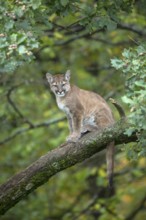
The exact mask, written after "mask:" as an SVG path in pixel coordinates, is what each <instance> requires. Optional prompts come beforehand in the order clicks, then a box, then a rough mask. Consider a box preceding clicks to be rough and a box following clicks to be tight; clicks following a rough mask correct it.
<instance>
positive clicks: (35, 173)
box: [0, 120, 137, 214]
mask: <svg viewBox="0 0 146 220" xmlns="http://www.w3.org/2000/svg"><path fill="white" fill-rule="evenodd" d="M128 127H129V125H128V123H127V122H125V120H121V121H119V122H118V123H116V124H115V125H114V126H113V127H111V128H107V129H106V130H104V131H103V132H100V133H99V132H98V131H96V132H92V133H88V134H86V135H85V136H83V138H82V139H81V140H80V141H79V142H78V143H64V144H63V145H62V146H61V147H60V146H59V147H57V148H56V149H54V150H52V151H50V152H48V153H47V154H46V155H44V156H42V157H40V158H39V159H38V160H37V161H36V162H34V163H33V164H31V165H30V166H29V167H27V168H26V169H25V170H23V171H22V172H20V173H18V174H16V175H15V176H13V177H12V178H11V179H9V180H8V181H7V182H6V183H4V184H2V185H1V186H0V214H4V213H5V212H7V210H9V209H10V208H11V207H13V206H14V205H15V204H17V203H18V202H19V201H20V200H21V199H23V198H25V197H26V196H27V195H28V194H30V193H31V192H32V191H34V190H35V189H36V188H38V187H39V186H41V185H43V184H44V183H45V182H47V181H48V180H49V178H51V177H52V176H53V175H55V174H56V173H58V172H60V171H62V170H64V169H66V168H68V167H71V166H73V165H75V164H77V163H79V162H82V161H84V160H85V159H87V158H89V157H91V156H92V155H94V154H95V153H97V152H99V151H101V150H103V149H104V148H105V147H106V145H107V144H108V143H110V142H111V141H113V140H114V141H115V143H116V144H121V143H128V142H131V141H136V140H137V137H136V135H135V134H133V135H132V136H130V137H128V136H126V135H125V134H124V131H125V129H127V128H128Z"/></svg>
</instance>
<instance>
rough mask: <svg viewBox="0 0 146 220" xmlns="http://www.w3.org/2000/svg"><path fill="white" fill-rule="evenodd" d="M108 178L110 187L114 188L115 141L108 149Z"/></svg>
mask: <svg viewBox="0 0 146 220" xmlns="http://www.w3.org/2000/svg"><path fill="white" fill-rule="evenodd" d="M106 163H107V178H108V185H109V189H112V188H113V171H114V141H113V142H111V143H110V144H108V146H107V150H106Z"/></svg>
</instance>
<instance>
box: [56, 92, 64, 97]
mask: <svg viewBox="0 0 146 220" xmlns="http://www.w3.org/2000/svg"><path fill="white" fill-rule="evenodd" d="M56 96H58V97H63V96H65V93H56Z"/></svg>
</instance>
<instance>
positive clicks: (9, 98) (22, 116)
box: [6, 83, 34, 127]
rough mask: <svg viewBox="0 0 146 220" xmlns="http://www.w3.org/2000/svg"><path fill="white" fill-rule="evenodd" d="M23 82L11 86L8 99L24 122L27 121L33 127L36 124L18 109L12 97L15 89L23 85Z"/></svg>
mask: <svg viewBox="0 0 146 220" xmlns="http://www.w3.org/2000/svg"><path fill="white" fill-rule="evenodd" d="M21 85H22V83H21V84H19V85H15V86H13V87H12V88H10V89H9V90H8V92H7V95H6V96H7V99H8V102H9V104H10V105H11V106H12V108H13V109H14V111H15V112H16V113H17V114H18V116H19V117H20V118H21V119H23V121H24V123H27V124H29V126H30V127H33V126H34V125H33V124H32V123H31V122H30V121H29V120H28V119H27V118H25V117H24V115H23V114H22V113H21V111H20V110H19V109H18V107H17V106H16V104H15V103H14V102H13V100H12V98H11V94H12V92H13V91H14V89H16V88H18V87H19V86H21Z"/></svg>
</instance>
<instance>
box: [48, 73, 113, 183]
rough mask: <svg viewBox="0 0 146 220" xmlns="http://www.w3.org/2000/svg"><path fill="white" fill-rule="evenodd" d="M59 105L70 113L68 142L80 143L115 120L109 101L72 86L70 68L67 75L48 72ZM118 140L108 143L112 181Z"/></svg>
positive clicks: (110, 180) (108, 163) (108, 167)
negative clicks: (80, 140)
mask: <svg viewBox="0 0 146 220" xmlns="http://www.w3.org/2000/svg"><path fill="white" fill-rule="evenodd" d="M46 77H47V80H48V82H49V84H50V87H51V90H52V91H53V92H54V94H55V96H56V101H57V105H58V107H59V108H60V109H61V110H62V111H64V112H65V113H66V115H67V118H68V122H69V129H70V135H69V136H68V137H67V141H72V142H76V141H78V139H79V138H80V137H81V135H82V134H84V133H86V132H88V131H94V130H101V129H104V128H105V127H107V126H110V125H112V124H113V123H114V118H113V115H112V112H111V109H110V108H109V106H108V104H107V103H106V101H105V100H104V99H103V98H102V97H101V96H99V95H98V94H96V93H94V92H91V91H86V90H83V89H80V88H78V87H77V86H75V85H70V71H69V70H68V71H67V72H66V74H65V75H63V74H58V75H55V76H52V75H51V74H49V73H47V74H46ZM113 151H114V143H113V142H112V143H110V144H109V145H108V146H107V175H108V179H109V185H111V184H112V174H113V154H114V152H113Z"/></svg>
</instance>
